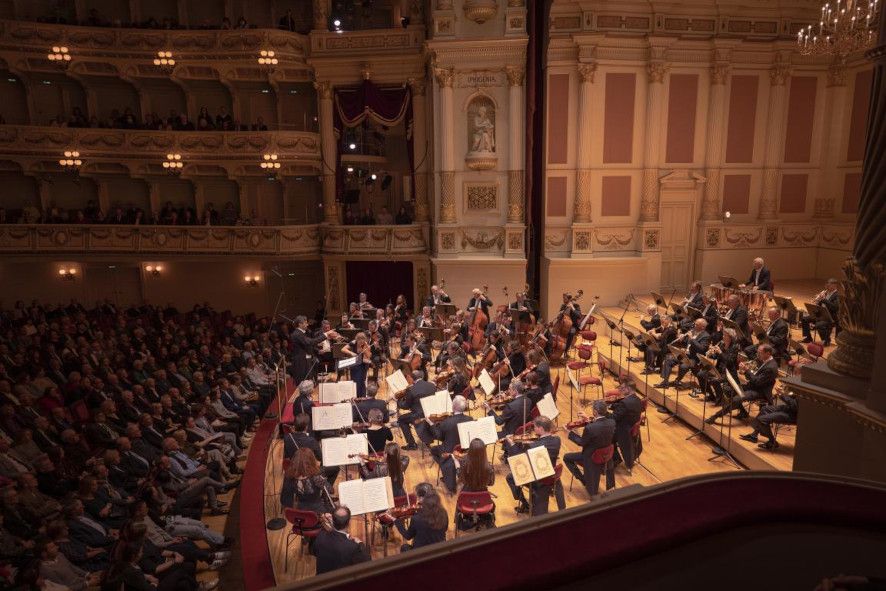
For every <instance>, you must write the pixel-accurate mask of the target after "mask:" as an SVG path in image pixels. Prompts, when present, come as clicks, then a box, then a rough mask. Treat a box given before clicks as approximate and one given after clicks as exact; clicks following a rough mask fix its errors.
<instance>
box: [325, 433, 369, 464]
mask: <svg viewBox="0 0 886 591" xmlns="http://www.w3.org/2000/svg"><path fill="white" fill-rule="evenodd" d="M359 454H363V455H369V438H367V437H366V433H351V434H350V435H348V436H347V437H327V438H326V439H321V440H320V455H321V457H322V458H323V465H324V466H348V465H353V464H359V463H360V457H359ZM349 456H353V457H349Z"/></svg>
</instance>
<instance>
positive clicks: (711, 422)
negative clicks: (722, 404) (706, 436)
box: [704, 415, 718, 425]
mask: <svg viewBox="0 0 886 591" xmlns="http://www.w3.org/2000/svg"><path fill="white" fill-rule="evenodd" d="M717 418H718V417H717V415H713V416H710V417H708V418H706V419H705V420H704V422H705V423H706V424H708V425H713V424H714V421H716V420H717Z"/></svg>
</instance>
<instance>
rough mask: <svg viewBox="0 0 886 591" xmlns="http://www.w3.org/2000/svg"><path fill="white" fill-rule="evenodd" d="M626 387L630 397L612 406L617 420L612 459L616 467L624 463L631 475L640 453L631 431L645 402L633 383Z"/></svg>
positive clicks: (614, 417)
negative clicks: (637, 455) (636, 448)
mask: <svg viewBox="0 0 886 591" xmlns="http://www.w3.org/2000/svg"><path fill="white" fill-rule="evenodd" d="M625 385H626V386H627V387H629V388H630V392H629V393H628V395H627V396H625V397H624V398H622V399H621V400H618V401H616V402H615V403H613V404H612V418H613V420H615V440H614V441H613V443H615V455H614V456H613V458H612V459H613V461H614V462H615V464H616V465H618V464H620V463H621V462H624V465H625V468H627V469H628V474H630V473H631V469H632V468H633V467H634V460H635V459H636V451H638V450H635V449H634V441H633V438H632V437H631V429H632V428H633V427H634V425H636V424H637V423H638V422H639V421H640V416H641V415H642V414H643V401H642V400H640V397H639V396H638V395H637V391H636V390H634V384H633V382H631V381H627V382H625Z"/></svg>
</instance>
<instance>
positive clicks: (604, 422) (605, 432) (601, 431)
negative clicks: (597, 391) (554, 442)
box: [563, 400, 615, 497]
mask: <svg viewBox="0 0 886 591" xmlns="http://www.w3.org/2000/svg"><path fill="white" fill-rule="evenodd" d="M592 408H593V417H591V418H590V419H589V421H588V423H587V424H586V425H585V428H584V431H582V434H581V436H580V437H579V436H578V435H577V434H576V433H574V432H570V433H569V440H570V441H571V442H573V443H575V444H577V445H579V446H581V451H580V452H572V453H568V454H566V455H564V456H563V464H564V465H565V466H566V468H568V469H569V471H570V472H572V475H573V476H575V477H576V478H577V479H578V480H580V481H581V482H582V483H583V484H584V485H585V489H587V491H588V494H589V495H590V496H591V497H594V496H595V495H596V494H597V493H598V492H599V490H600V466H598V465H597V464H596V463H594V460H593V456H594V452H595V451H596V450H598V449H600V448H601V447H606V446H608V445H610V444H611V443H612V438H613V436H614V435H615V421H614V420H612V419H611V418H610V417H609V416H607V408H606V402H605V401H603V400H595V401H594V404H593V406H592ZM578 416H579V417H582V418H588V417H585V415H584V413H582V412H579V413H578ZM579 464H581V466H582V467H581V469H580V468H579ZM604 469H605V471H606V490H609V489H611V488H615V471H614V469H613V464H612V462H611V461H610V462H609V463H608V464H607V465H606V466H604Z"/></svg>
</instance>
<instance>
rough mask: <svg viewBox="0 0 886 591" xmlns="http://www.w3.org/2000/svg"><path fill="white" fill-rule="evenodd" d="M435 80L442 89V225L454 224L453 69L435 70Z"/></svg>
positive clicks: (439, 68)
mask: <svg viewBox="0 0 886 591" xmlns="http://www.w3.org/2000/svg"><path fill="white" fill-rule="evenodd" d="M434 78H435V79H436V80H437V85H438V86H439V89H440V128H441V129H440V164H441V169H442V170H441V172H440V223H441V224H454V223H455V222H456V215H455V172H454V170H455V151H454V149H455V146H454V138H453V133H454V128H455V125H454V122H453V115H454V114H453V110H454V109H455V104H454V101H453V98H452V83H453V80H454V78H455V71H454V70H453V68H441V67H436V68H434Z"/></svg>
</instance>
